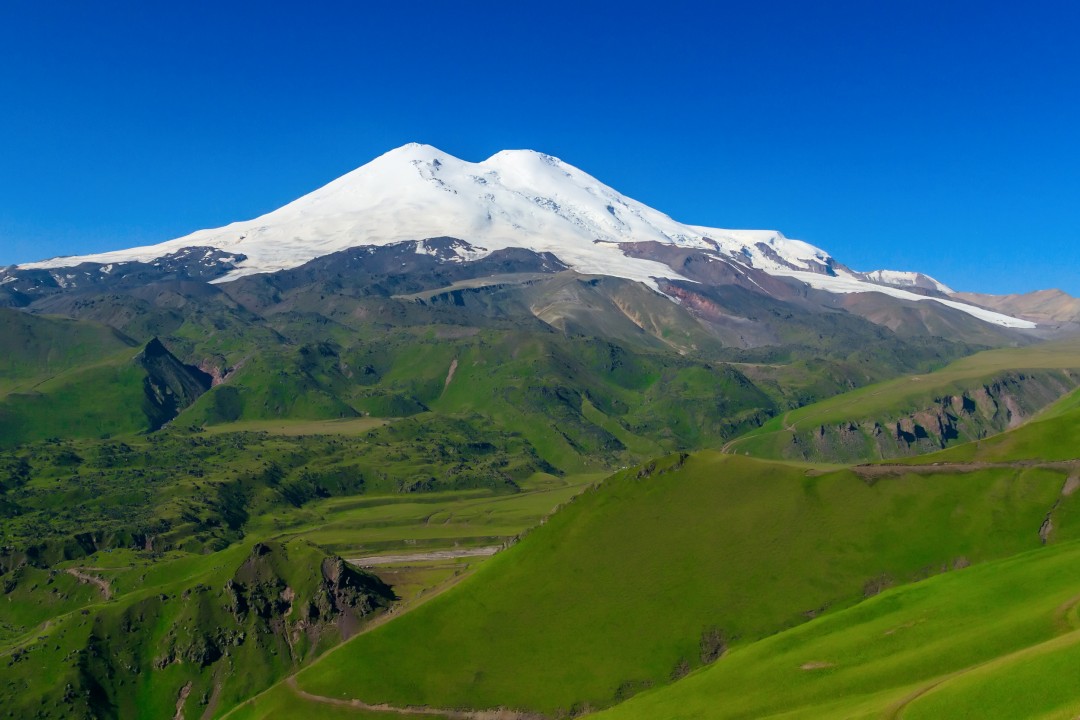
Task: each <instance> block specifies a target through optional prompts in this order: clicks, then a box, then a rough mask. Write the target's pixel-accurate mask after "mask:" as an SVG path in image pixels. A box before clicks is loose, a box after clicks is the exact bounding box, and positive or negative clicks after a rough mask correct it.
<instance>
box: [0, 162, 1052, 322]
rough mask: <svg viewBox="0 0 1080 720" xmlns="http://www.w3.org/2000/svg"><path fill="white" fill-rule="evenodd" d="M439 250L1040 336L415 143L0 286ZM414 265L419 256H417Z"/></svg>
mask: <svg viewBox="0 0 1080 720" xmlns="http://www.w3.org/2000/svg"><path fill="white" fill-rule="evenodd" d="M446 236H449V237H456V238H459V239H461V240H463V241H465V243H466V244H467V245H468V246H469V248H468V249H467V250H466V249H465V247H464V246H463V247H462V249H460V250H459V253H458V256H457V257H458V259H459V260H462V261H463V260H469V259H477V258H479V257H483V256H485V255H487V254H489V253H491V252H494V251H496V250H499V249H505V248H509V247H522V248H527V249H530V250H533V251H534V252H538V253H545V252H548V253H552V254H554V255H555V256H556V257H558V259H559V260H560V261H561V262H563V263H565V264H566V265H568V266H569V267H571V268H573V269H574V270H576V271H578V272H581V273H583V274H595V275H612V276H616V277H623V278H626V279H630V280H635V281H638V282H642V283H644V284H646V285H648V286H650V287H652V288H653V289H659V285H658V280H660V279H666V280H685V279H687V278H686V277H685V276H684V275H683V274H682V273H681V272H680V271H679V269H678V268H676V267H673V266H672V265H671V264H670V263H668V262H665V261H664V260H663V259H662V258H660V259H654V258H651V257H643V256H640V255H638V256H636V257H631V256H630V254H629V253H628V252H627V248H626V247H625V246H628V245H631V244H633V245H640V244H642V243H651V244H655V245H658V246H661V247H665V248H668V249H671V250H675V251H680V252H682V251H690V250H692V251H695V252H699V253H702V254H703V256H704V257H705V258H707V259H708V260H709V261H724V262H728V263H732V264H734V265H736V266H738V267H739V268H741V269H743V270H746V271H749V270H757V271H763V272H765V273H767V274H769V275H772V276H774V277H778V278H782V279H783V280H784V282H789V283H793V284H795V285H796V286H799V287H805V286H809V287H812V288H815V289H819V290H825V291H827V292H829V293H833V294H842V295H843V294H858V293H870V292H875V293H881V294H884V295H887V296H891V297H893V298H897V299H900V300H909V301H925V300H934V301H936V302H938V303H941V304H943V305H945V306H948V307H952V308H954V309H959V310H961V311H963V312H965V313H967V314H969V315H972V316H974V317H976V318H978V319H980V320H982V321H984V322H989V323H992V324H995V325H999V326H1002V327H1006V328H1018V329H1034V328H1036V327H1037V324H1036V323H1035V322H1032V321H1030V320H1025V319H1019V318H1016V317H1012V316H1010V315H1008V314H1006V313H1003V312H1000V311H997V310H994V309H989V308H986V307H984V306H980V305H973V304H969V303H966V302H959V301H957V300H956V299H951V298H950V297H948V295H947V291H948V290H949V288H948V287H947V286H945V285H944V284H942V283H940V282H938V281H936V280H934V279H933V278H930V277H928V276H926V275H923V274H921V273H908V272H897V271H874V272H870V273H862V272H856V271H853V270H851V269H849V268H847V267H846V266H844V265H843V264H842V263H840V262H839V261H837V260H836V259H835V258H833V257H832V256H831V255H830V254H829V253H828V252H826V251H825V250H822V249H821V248H818V247H816V246H814V245H810V244H809V243H805V242H803V241H800V240H793V239H790V238H787V237H785V236H784V235H783V234H782V233H780V232H777V231H773V230H730V229H721V228H709V227H705V226H698V225H689V224H684V223H681V222H678V221H676V220H674V219H672V218H671V217H669V216H667V215H665V214H664V213H662V212H660V211H658V210H655V209H653V208H650V207H648V206H647V205H645V204H643V203H640V202H638V201H636V200H633V199H631V198H628V197H626V196H625V195H622V194H621V193H619V192H617V191H616V190H614V189H613V188H611V187H610V186H608V185H605V184H604V183H602V182H601V181H599V180H597V179H596V178H594V177H592V176H591V175H589V174H587V173H585V172H584V171H582V170H580V169H578V168H576V167H574V166H572V165H570V164H568V163H565V162H563V161H562V160H559V159H558V158H555V157H553V156H551V155H546V154H543V153H538V152H535V151H531V150H505V151H501V152H499V153H496V154H495V155H492V156H491V157H490V158H488V159H486V160H484V161H481V162H479V163H471V162H467V161H464V160H460V159H458V158H455V157H453V156H452V155H449V154H448V153H445V152H442V151H441V150H438V149H437V148H434V147H431V146H429V145H421V144H417V143H413V144H409V145H405V146H402V147H400V148H396V149H394V150H391V151H389V152H387V153H384V154H383V155H381V156H379V157H377V158H375V159H374V160H372V161H371V162H369V163H367V164H365V165H363V166H361V167H359V168H357V169H356V170H353V171H351V172H349V173H346V174H345V175H343V176H341V177H339V178H337V179H336V180H333V181H331V182H330V183H328V184H326V185H324V186H323V187H321V188H319V189H317V190H315V191H313V192H311V193H308V194H306V195H304V196H303V197H301V198H298V199H297V200H294V201H293V202H291V203H288V204H286V205H284V206H282V207H281V208H278V209H277V210H274V211H272V212H270V213H267V214H265V215H262V216H260V217H258V218H254V219H252V220H248V221H240V222H234V223H231V224H229V225H226V226H224V227H221V228H214V229H208V230H200V231H197V232H195V233H191V234H189V235H186V236H184V237H181V238H177V239H174V240H170V241H167V242H164V243H160V244H158V245H151V246H143V247H137V248H130V249H126V250H117V251H111V252H106V253H99V254H94V255H84V256H75V257H65V258H53V259H50V260H44V261H40V262H33V263H24V264H21V265H17V266H12V267H11V268H8V269H7V270H4V271H0V285H5V284H9V283H15V282H16V281H17V280H18V279H19V278H20V277H21V275H22V274H24V273H27V272H40V271H47V272H50V276H51V278H52V281H53V282H55V283H57V284H59V285H60V286H61V287H63V286H64V285H65V283H67V282H69V281H71V280H73V279H74V278H75V275H74V274H72V273H70V272H65V273H58V272H55V271H57V270H59V269H62V268H72V267H75V266H78V265H80V264H85V263H98V264H99V265H100V267H99V268H98V269H97V271H98V272H99V273H109V272H113V271H114V269H115V268H116V266H118V265H120V266H122V265H123V264H126V263H132V262H141V263H146V264H152V265H155V266H156V265H157V263H156V262H155V261H158V260H159V259H160V258H163V257H166V256H170V255H175V254H177V253H181V252H182V251H184V250H186V249H187V248H195V247H198V248H207V249H208V250H207V251H206V252H207V253H208V254H207V255H206V256H205V257H206V258H207V262H210V263H211V264H212V265H213V267H214V268H216V269H215V270H214V272H215V277H213V278H211V279H210V282H214V283H220V282H228V281H230V280H233V279H236V278H238V277H242V276H245V275H250V274H255V273H261V272H276V271H279V270H284V269H290V268H293V267H298V266H300V265H302V264H304V263H305V262H308V261H310V260H312V259H315V258H317V257H321V256H325V255H328V254H331V253H333V252H337V251H340V250H344V249H349V248H352V247H359V246H366V245H371V246H386V245H392V244H396V243H399V242H406V241H412V242H415V241H424V240H426V239H427V238H436V237H446ZM213 251H216V253H214V252H213ZM417 251H418V252H424V251H425V246H424V245H423V244H421V245H420V246H419V247H418V249H417ZM449 260H452V258H450V259H449ZM91 269H92V268H91ZM203 272H204V273H205V272H207V271H205V270H204V271H203ZM46 282H48V280H47V279H46Z"/></svg>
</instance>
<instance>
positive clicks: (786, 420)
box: [720, 410, 795, 453]
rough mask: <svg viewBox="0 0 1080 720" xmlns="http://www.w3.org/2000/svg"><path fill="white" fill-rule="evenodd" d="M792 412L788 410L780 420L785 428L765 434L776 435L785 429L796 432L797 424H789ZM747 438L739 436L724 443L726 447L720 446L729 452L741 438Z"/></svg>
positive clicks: (722, 450) (721, 450) (721, 449)
mask: <svg viewBox="0 0 1080 720" xmlns="http://www.w3.org/2000/svg"><path fill="white" fill-rule="evenodd" d="M791 413H792V411H791V410H788V411H787V412H786V413H784V417H783V418H782V419H781V420H780V425H781V426H783V429H781V430H773V431H772V432H770V433H765V435H775V434H776V433H781V432H785V431H786V432H790V433H793V432H795V426H794V425H789V424H788V418H789V417H790V415H791ZM765 435H755V436H754V437H765ZM745 439H746V438H745V437H737V438H734V439H732V440H729V441H728V442H727V444H726V445H724V447H722V448H720V452H722V453H727V452H728V451H729V450H731V446H732V445H734V444H735V443H737V442H739V441H741V440H745Z"/></svg>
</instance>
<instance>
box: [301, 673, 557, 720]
mask: <svg viewBox="0 0 1080 720" xmlns="http://www.w3.org/2000/svg"><path fill="white" fill-rule="evenodd" d="M285 684H286V685H287V686H288V687H289V689H290V690H291V691H292V692H293V693H295V694H296V695H297V697H300V698H302V699H304V700H307V701H308V702H315V703H321V704H323V705H333V706H335V707H346V708H350V709H353V710H362V711H366V712H384V713H394V714H395V715H406V716H408V715H427V716H435V717H439V718H448V719H449V720H543V718H544V716H543V715H536V714H534V713H526V712H521V711H519V710H507V709H505V708H498V709H495V710H452V709H449V708H432V707H425V706H422V705H420V706H417V705H408V706H405V707H398V706H396V705H387V704H385V703H380V704H378V705H372V704H371V703H366V702H363V701H361V700H356V699H341V698H331V697H326V696H324V695H314V694H312V693H309V692H307V691H306V690H301V689H300V688H299V686H297V684H296V677H295V676H292V677H289V678H288V679H286V680H285Z"/></svg>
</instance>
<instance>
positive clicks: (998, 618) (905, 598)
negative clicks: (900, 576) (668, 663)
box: [597, 542, 1080, 720]
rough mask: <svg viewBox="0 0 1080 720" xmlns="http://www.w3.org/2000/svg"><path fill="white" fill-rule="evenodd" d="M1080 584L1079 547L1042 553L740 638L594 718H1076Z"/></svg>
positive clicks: (1079, 702) (936, 579)
mask: <svg viewBox="0 0 1080 720" xmlns="http://www.w3.org/2000/svg"><path fill="white" fill-rule="evenodd" d="M1078 592H1080V544H1078V543H1077V542H1069V543H1063V544H1061V545H1058V546H1050V547H1047V548H1042V549H1039V550H1034V551H1032V552H1029V553H1025V554H1021V555H1018V556H1015V557H1011V558H1008V559H1005V560H1001V561H997V562H992V563H987V564H984V565H981V566H976V567H970V568H967V569H965V570H961V571H959V572H955V573H948V574H946V575H941V576H937V577H933V578H930V579H928V580H925V581H923V582H920V583H916V584H914V585H908V586H905V587H902V588H896V589H894V590H890V591H887V592H885V593H883V594H882V595H880V596H878V597H875V598H872V599H870V600H868V601H866V602H864V603H861V604H859V605H858V606H856V607H853V608H849V609H847V610H843V611H841V612H838V613H834V614H830V615H828V616H826V617H823V618H820V619H817V620H814V621H812V622H810V623H807V624H806V625H803V626H801V627H798V628H794V629H792V630H789V631H787V632H784V633H781V634H779V635H775V636H773V637H770V638H767V639H765V640H762V641H761V642H757V643H754V644H752V645H749V646H746V647H742V648H737V649H735V650H733V651H732V652H731V653H729V654H728V655H727V656H725V657H724V658H722V659H721V660H720V661H718V662H717V663H716V664H715V665H713V666H710V667H708V668H706V669H704V670H702V671H700V672H698V673H695V674H694V675H691V676H690V677H688V678H686V679H685V680H683V681H681V682H679V683H676V684H675V685H673V686H670V687H666V688H661V689H658V690H656V691H653V692H648V693H643V694H642V695H640V696H639V697H636V698H634V699H632V700H630V701H629V702H627V703H625V704H624V705H621V706H619V707H616V708H614V709H612V710H610V711H608V712H604V713H601V714H600V715H598V716H597V718H598V720H599V718H604V720H607V719H608V718H610V719H611V720H621V719H622V718H661V717H662V718H669V719H671V720H676V719H678V718H687V719H689V718H761V717H798V718H823V719H824V718H830V719H831V718H837V719H839V718H880V717H899V716H900V714H901V713H902V716H903V717H905V718H945V717H950V718H952V717H979V718H990V717H993V718H1018V717H1060V718H1069V717H1073V716H1075V713H1076V710H1077V708H1078V705H1080V688H1078V687H1077V685H1076V676H1075V668H1076V660H1077V658H1078V657H1080V631H1077V629H1076V628H1077V622H1076V621H1077V619H1076V616H1075V606H1076V602H1077V600H1078V599H1080V596H1078V595H1077V593H1078ZM1070 608H1071V611H1070ZM984 663H986V664H984ZM954 673H959V674H957V675H955V676H954V675H953V674H954ZM939 683H940V684H939ZM1034 688H1038V692H1034V691H1033V689H1034ZM920 693H925V694H920Z"/></svg>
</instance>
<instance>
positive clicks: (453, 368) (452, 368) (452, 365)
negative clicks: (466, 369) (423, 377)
mask: <svg viewBox="0 0 1080 720" xmlns="http://www.w3.org/2000/svg"><path fill="white" fill-rule="evenodd" d="M455 372H457V358H454V359H453V361H452V362H451V363H450V371H449V372H448V373H446V382H444V383H443V390H446V388H448V387H450V381H451V380H453V379H454V373H455Z"/></svg>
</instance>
